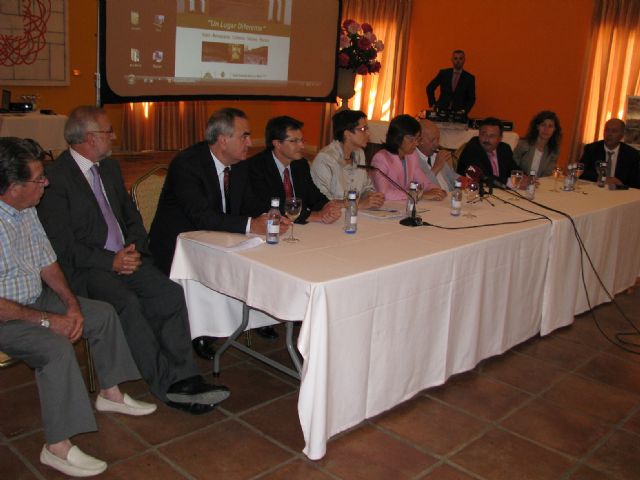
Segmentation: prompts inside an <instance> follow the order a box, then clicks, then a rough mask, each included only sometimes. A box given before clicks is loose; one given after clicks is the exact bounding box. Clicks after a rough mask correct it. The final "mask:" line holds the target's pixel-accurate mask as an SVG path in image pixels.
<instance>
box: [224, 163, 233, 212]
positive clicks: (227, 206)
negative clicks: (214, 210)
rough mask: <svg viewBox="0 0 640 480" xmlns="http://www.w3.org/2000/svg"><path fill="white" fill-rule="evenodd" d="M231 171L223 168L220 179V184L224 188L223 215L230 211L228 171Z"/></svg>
mask: <svg viewBox="0 0 640 480" xmlns="http://www.w3.org/2000/svg"><path fill="white" fill-rule="evenodd" d="M230 170H231V169H230V168H229V167H224V178H223V179H222V184H223V186H224V206H225V209H224V211H225V213H227V212H229V211H230V210H231V204H230V202H229V171H230Z"/></svg>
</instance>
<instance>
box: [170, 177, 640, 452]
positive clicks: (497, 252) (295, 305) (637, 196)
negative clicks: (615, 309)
mask: <svg viewBox="0 0 640 480" xmlns="http://www.w3.org/2000/svg"><path fill="white" fill-rule="evenodd" d="M550 185H551V183H550V182H549V181H547V180H546V179H543V181H542V183H541V187H540V189H539V193H538V196H537V199H538V200H539V201H540V202H541V203H548V204H551V205H553V206H555V207H556V208H557V207H561V208H563V209H564V210H568V211H569V212H570V213H572V214H573V215H575V216H576V223H577V225H578V228H579V229H580V230H581V231H582V234H583V235H584V237H585V243H586V244H587V246H588V248H589V249H590V250H591V254H592V256H593V257H594V258H596V264H597V265H598V266H599V267H600V268H602V269H603V271H602V272H601V273H602V276H603V279H604V281H605V283H606V284H607V285H608V288H610V289H612V290H613V291H614V292H617V291H620V290H622V289H624V288H626V287H628V286H630V285H632V284H633V283H634V281H635V278H636V276H637V274H638V273H639V272H640V258H639V257H640V256H639V255H637V253H636V246H637V245H638V240H640V208H638V207H640V192H638V191H635V190H634V191H631V190H630V191H627V192H621V191H616V192H610V191H604V190H602V189H598V188H597V187H595V186H591V185H587V186H585V187H583V188H584V191H586V192H587V195H584V194H581V193H574V192H562V193H555V192H549V191H548V190H549V187H550ZM499 196H501V197H503V198H507V197H508V196H509V195H508V194H505V193H500V194H499ZM492 203H493V204H494V206H491V205H490V204H489V203H486V202H483V203H482V204H481V205H476V206H473V207H472V213H473V214H474V215H476V218H466V217H458V218H454V217H451V216H450V214H449V207H448V202H443V203H435V202H421V204H420V208H427V209H429V211H428V212H425V213H423V214H422V216H423V218H424V219H425V220H426V221H428V222H429V223H431V224H434V225H440V226H443V227H447V226H448V227H460V226H473V225H478V224H487V223H492V224H495V223H500V222H517V221H523V220H532V219H534V218H535V217H536V216H535V215H533V214H530V213H527V212H523V211H521V210H519V209H517V208H514V207H513V206H510V205H506V204H503V203H502V202H501V201H500V200H497V199H493V200H492ZM517 203H518V204H519V205H520V206H526V205H527V203H528V202H525V201H524V200H519V201H518V202H517ZM527 208H529V207H527ZM532 208H533V209H536V210H539V211H541V212H542V211H543V210H542V209H540V208H539V207H535V206H534V207H532ZM547 213H548V212H547ZM549 217H550V220H544V219H535V220H533V221H528V222H526V223H511V224H508V225H499V226H490V227H482V228H471V229H464V230H442V229H437V228H435V227H433V226H430V227H419V228H407V227H402V226H400V225H398V224H397V220H395V219H394V220H374V219H371V220H370V219H367V218H365V217H364V215H363V216H361V219H360V221H359V227H358V233H357V234H356V235H346V234H344V233H342V231H341V225H339V224H334V225H322V224H308V225H304V226H296V235H297V236H299V237H300V239H301V241H300V242H299V243H297V244H293V245H290V244H284V243H281V244H279V245H276V246H271V245H266V244H264V245H261V246H259V247H257V248H254V249H251V250H246V251H241V252H235V253H229V252H225V251H223V250H221V249H219V248H218V247H217V246H216V245H217V244H218V242H219V241H220V239H219V238H218V233H216V232H191V233H187V234H183V235H181V236H180V238H179V240H178V245H177V247H176V255H175V259H174V263H173V268H172V272H171V277H172V278H173V279H174V280H176V281H178V282H179V283H181V284H182V285H183V286H184V287H185V294H186V297H187V304H188V307H189V313H190V318H191V322H192V335H194V336H196V333H195V332H194V331H193V330H195V331H198V329H199V328H202V325H204V324H217V323H218V322H219V321H220V320H221V318H220V317H221V316H224V315H221V314H220V313H221V312H219V311H218V310H216V309H215V308H216V306H215V305H216V303H215V302H216V301H219V300H220V298H221V297H223V295H224V296H228V297H232V298H234V299H237V300H238V302H237V303H238V309H239V310H238V312H239V311H240V309H241V302H245V303H246V304H247V305H249V306H250V307H252V308H254V309H257V310H259V311H262V312H266V313H268V314H270V315H272V316H273V317H275V318H277V319H279V320H281V321H302V325H301V329H300V334H299V337H298V342H297V346H298V349H299V351H300V353H301V354H302V356H303V359H304V363H303V368H302V379H301V385H300V395H299V400H298V413H299V417H300V424H301V426H302V431H303V434H304V437H305V441H306V446H305V449H304V452H305V454H306V455H307V456H308V457H309V458H311V459H318V458H321V457H322V456H323V455H324V454H325V451H326V442H327V440H328V439H329V438H330V437H331V436H332V435H335V434H336V433H338V432H340V431H343V430H345V429H347V428H349V427H351V426H353V425H356V424H358V423H359V422H361V421H362V420H363V419H365V418H368V417H371V416H374V415H377V414H379V413H381V412H383V411H385V410H387V409H389V408H391V407H393V406H394V405H397V404H398V403H400V402H402V401H404V400H407V399H409V398H411V397H412V396H413V395H415V394H416V393H417V392H419V391H420V390H423V389H425V388H428V387H431V386H435V385H440V384H442V383H444V382H445V381H446V380H447V378H449V376H451V375H453V374H455V373H459V372H463V371H466V370H469V369H472V368H473V367H474V366H475V365H476V364H477V363H478V362H479V361H481V360H482V359H484V358H487V357H490V356H493V355H497V354H501V353H503V352H505V351H506V350H508V349H509V348H511V347H513V346H514V345H516V344H518V343H520V342H522V341H524V340H526V339H528V338H530V337H532V336H534V335H536V334H539V333H543V334H545V333H548V332H550V331H552V330H553V329H555V328H557V327H559V326H561V325H565V324H567V323H570V322H571V321H572V319H573V315H574V314H575V313H579V312H580V311H582V310H583V309H584V308H585V307H584V302H583V300H582V299H581V293H580V290H579V284H578V282H579V278H580V275H579V261H578V260H579V256H578V254H577V251H578V250H577V247H576V243H575V240H573V241H572V240H571V236H572V235H573V234H572V233H571V231H570V230H569V222H568V220H567V219H565V218H564V217H561V216H560V215H558V214H555V213H550V214H549ZM614 230H615V231H614ZM587 278H588V280H587V283H588V285H589V288H590V289H593V291H594V292H595V291H596V290H597V288H596V287H595V286H594V284H593V282H592V281H591V280H589V275H587ZM221 294H222V295H221ZM592 297H593V298H592V299H591V300H592V304H596V303H599V302H601V301H603V300H605V298H604V297H603V295H602V294H599V293H594V295H593V296H592ZM239 321H240V315H239V313H238V314H237V316H236V317H235V318H234V319H227V322H228V323H230V324H235V325H236V326H237V325H238V324H239ZM262 321H264V320H262ZM272 321H274V320H272ZM221 324H224V321H221ZM220 328H221V330H220V331H221V332H223V331H226V330H232V329H233V325H227V326H225V327H220ZM230 333H231V331H228V332H227V333H226V334H227V335H228V334H230ZM223 334H224V332H223Z"/></svg>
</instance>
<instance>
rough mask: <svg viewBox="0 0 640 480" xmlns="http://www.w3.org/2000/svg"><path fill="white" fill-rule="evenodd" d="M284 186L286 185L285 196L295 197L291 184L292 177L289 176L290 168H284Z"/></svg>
mask: <svg viewBox="0 0 640 480" xmlns="http://www.w3.org/2000/svg"><path fill="white" fill-rule="evenodd" d="M282 186H283V187H284V198H293V185H291V177H290V176H289V169H288V168H285V169H284V178H283V179H282Z"/></svg>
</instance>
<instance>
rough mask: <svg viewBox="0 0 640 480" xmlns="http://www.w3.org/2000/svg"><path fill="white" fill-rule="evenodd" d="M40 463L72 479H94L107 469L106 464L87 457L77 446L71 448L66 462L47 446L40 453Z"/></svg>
mask: <svg viewBox="0 0 640 480" xmlns="http://www.w3.org/2000/svg"><path fill="white" fill-rule="evenodd" d="M40 463H42V464H44V465H48V466H50V467H51V468H55V469H56V470H58V471H59V472H62V473H64V474H65V475H69V476H71V477H92V476H93V475H98V474H100V473H102V472H104V471H105V470H106V469H107V463H106V462H103V461H102V460H98V459H97V458H93V457H92V456H90V455H87V454H86V453H84V452H83V451H82V450H80V449H79V448H78V447H77V446H76V445H74V446H73V447H71V449H70V450H69V453H68V454H67V459H66V460H65V459H63V458H60V457H58V456H56V455H54V454H53V453H51V452H50V451H49V449H48V448H47V446H46V445H45V446H43V447H42V452H40Z"/></svg>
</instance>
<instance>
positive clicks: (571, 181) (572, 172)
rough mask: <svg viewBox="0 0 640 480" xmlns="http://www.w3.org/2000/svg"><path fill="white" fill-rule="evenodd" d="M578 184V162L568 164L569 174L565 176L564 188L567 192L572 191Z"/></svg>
mask: <svg viewBox="0 0 640 480" xmlns="http://www.w3.org/2000/svg"><path fill="white" fill-rule="evenodd" d="M575 184H576V164H575V163H570V164H569V165H567V175H566V176H565V177H564V187H562V190H564V191H565V192H570V191H572V190H573V188H574V185H575Z"/></svg>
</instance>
